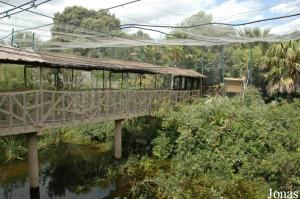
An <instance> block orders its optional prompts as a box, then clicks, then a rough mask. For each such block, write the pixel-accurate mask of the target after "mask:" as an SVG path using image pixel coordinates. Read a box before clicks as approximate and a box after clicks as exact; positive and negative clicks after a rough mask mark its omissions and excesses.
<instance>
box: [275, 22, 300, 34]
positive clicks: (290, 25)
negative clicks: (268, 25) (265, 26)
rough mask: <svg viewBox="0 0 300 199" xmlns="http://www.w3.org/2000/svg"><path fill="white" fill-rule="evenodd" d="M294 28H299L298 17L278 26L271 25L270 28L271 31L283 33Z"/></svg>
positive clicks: (290, 31) (292, 30)
mask: <svg viewBox="0 0 300 199" xmlns="http://www.w3.org/2000/svg"><path fill="white" fill-rule="evenodd" d="M296 30H300V18H298V19H294V20H293V21H290V22H288V23H285V24H283V25H278V26H275V27H273V28H272V29H271V33H272V34H278V35H283V34H288V33H292V32H294V31H296Z"/></svg>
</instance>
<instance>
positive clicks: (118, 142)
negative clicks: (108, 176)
mask: <svg viewBox="0 0 300 199" xmlns="http://www.w3.org/2000/svg"><path fill="white" fill-rule="evenodd" d="M122 121H123V120H115V158H116V159H120V158H121V157H122Z"/></svg>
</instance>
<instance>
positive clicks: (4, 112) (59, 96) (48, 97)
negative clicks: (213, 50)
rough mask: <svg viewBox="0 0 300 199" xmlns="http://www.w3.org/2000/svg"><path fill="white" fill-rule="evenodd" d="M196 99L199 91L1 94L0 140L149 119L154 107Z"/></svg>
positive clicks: (93, 91) (18, 92) (32, 91)
mask: <svg viewBox="0 0 300 199" xmlns="http://www.w3.org/2000/svg"><path fill="white" fill-rule="evenodd" d="M199 96H200V91H199V90H190V91H188V90H179V91H176V90H104V91H101V90H87V91H53V90H31V91H17V92H1V93H0V136H3V135H12V134H21V133H30V132H36V131H40V130H42V129H44V128H56V127H63V126H68V125H77V124H83V123H95V122H102V121H109V120H117V119H126V118H132V117H137V116H145V115H150V114H151V112H152V111H154V109H155V107H156V106H155V105H157V104H158V105H159V104H162V103H163V102H166V101H170V102H171V103H177V102H188V101H191V100H193V99H194V98H195V97H199Z"/></svg>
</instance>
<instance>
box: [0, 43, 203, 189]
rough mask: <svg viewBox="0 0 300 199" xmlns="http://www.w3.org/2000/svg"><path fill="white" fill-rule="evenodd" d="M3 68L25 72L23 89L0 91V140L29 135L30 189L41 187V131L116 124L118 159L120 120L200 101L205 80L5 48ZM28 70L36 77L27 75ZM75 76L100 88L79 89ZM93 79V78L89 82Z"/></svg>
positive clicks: (0, 49)
mask: <svg viewBox="0 0 300 199" xmlns="http://www.w3.org/2000/svg"><path fill="white" fill-rule="evenodd" d="M1 64H5V65H7V64H8V65H9V66H6V67H11V64H14V65H19V66H20V67H23V69H24V70H23V71H24V73H23V79H24V82H23V83H22V86H21V87H18V88H14V89H6V88H5V89H3V88H4V87H3V88H2V90H0V136H7V135H15V134H27V136H28V164H29V179H30V180H29V181H30V187H31V188H37V187H38V186H39V176H38V156H37V154H38V153H37V150H38V149H37V135H38V134H42V133H43V132H44V131H43V130H44V129H49V128H60V127H65V126H74V125H79V124H90V123H97V122H103V121H112V120H114V121H115V158H117V159H119V158H121V129H122V121H123V120H124V119H128V118H133V117H138V116H146V115H150V114H151V113H152V112H153V111H154V110H155V109H157V108H158V107H159V105H160V104H163V103H164V102H170V103H181V102H189V101H191V100H193V99H194V98H196V97H200V96H201V93H202V89H201V88H202V78H203V77H204V76H203V75H202V74H200V73H198V72H196V71H193V70H191V69H182V68H175V67H163V66H158V65H152V64H148V63H139V62H131V61H121V60H112V59H98V58H87V57H80V56H74V55H64V54H58V53H49V52H40V53H35V52H32V51H26V50H20V49H15V48H11V47H6V46H0V67H1ZM0 69H1V68H0ZM30 70H31V72H32V70H35V73H34V74H31V75H29V73H30ZM62 70H64V71H67V72H68V76H66V75H65V74H64V75H65V76H63V77H61V75H62ZM76 71H86V73H89V74H90V76H89V78H90V79H89V80H90V81H92V80H93V79H96V81H98V80H99V79H100V80H102V82H101V83H100V84H99V82H97V83H96V84H93V85H92V86H90V87H84V88H82V87H81V85H82V84H83V82H84V78H88V77H85V76H84V78H83V79H79V80H78V79H76ZM0 72H1V70H0ZM92 74H94V76H97V77H94V78H93V75H92ZM113 74H119V76H118V79H119V80H120V79H121V80H120V82H121V83H119V84H117V85H115V84H114V83H115V81H113V80H112V79H113V78H112V76H113ZM130 74H135V75H136V76H137V77H138V79H139V80H138V81H135V83H136V82H138V87H134V88H130V87H129V81H130V80H132V78H131V79H130ZM147 75H148V76H152V80H154V81H152V82H151V83H152V86H151V87H150V88H149V87H148V89H146V87H143V86H142V84H143V78H144V76H147ZM2 76H3V75H2ZM87 76H88V75H87ZM0 78H1V74H0ZM64 78H66V79H68V81H66V80H65V79H64ZM32 79H34V81H33V82H34V83H33V82H32ZM62 79H63V81H61V80H62ZM168 79H169V81H167V80H168ZM0 80H1V79H0ZM75 80H76V81H75ZM61 82H63V84H62V83H61ZM65 82H69V84H70V85H68V86H67V85H66V83H65ZM74 82H76V83H74ZM0 88H1V85H0Z"/></svg>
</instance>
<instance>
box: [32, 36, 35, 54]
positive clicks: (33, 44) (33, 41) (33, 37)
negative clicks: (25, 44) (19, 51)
mask: <svg viewBox="0 0 300 199" xmlns="http://www.w3.org/2000/svg"><path fill="white" fill-rule="evenodd" d="M32 50H33V51H35V33H34V32H33V33H32Z"/></svg>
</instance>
